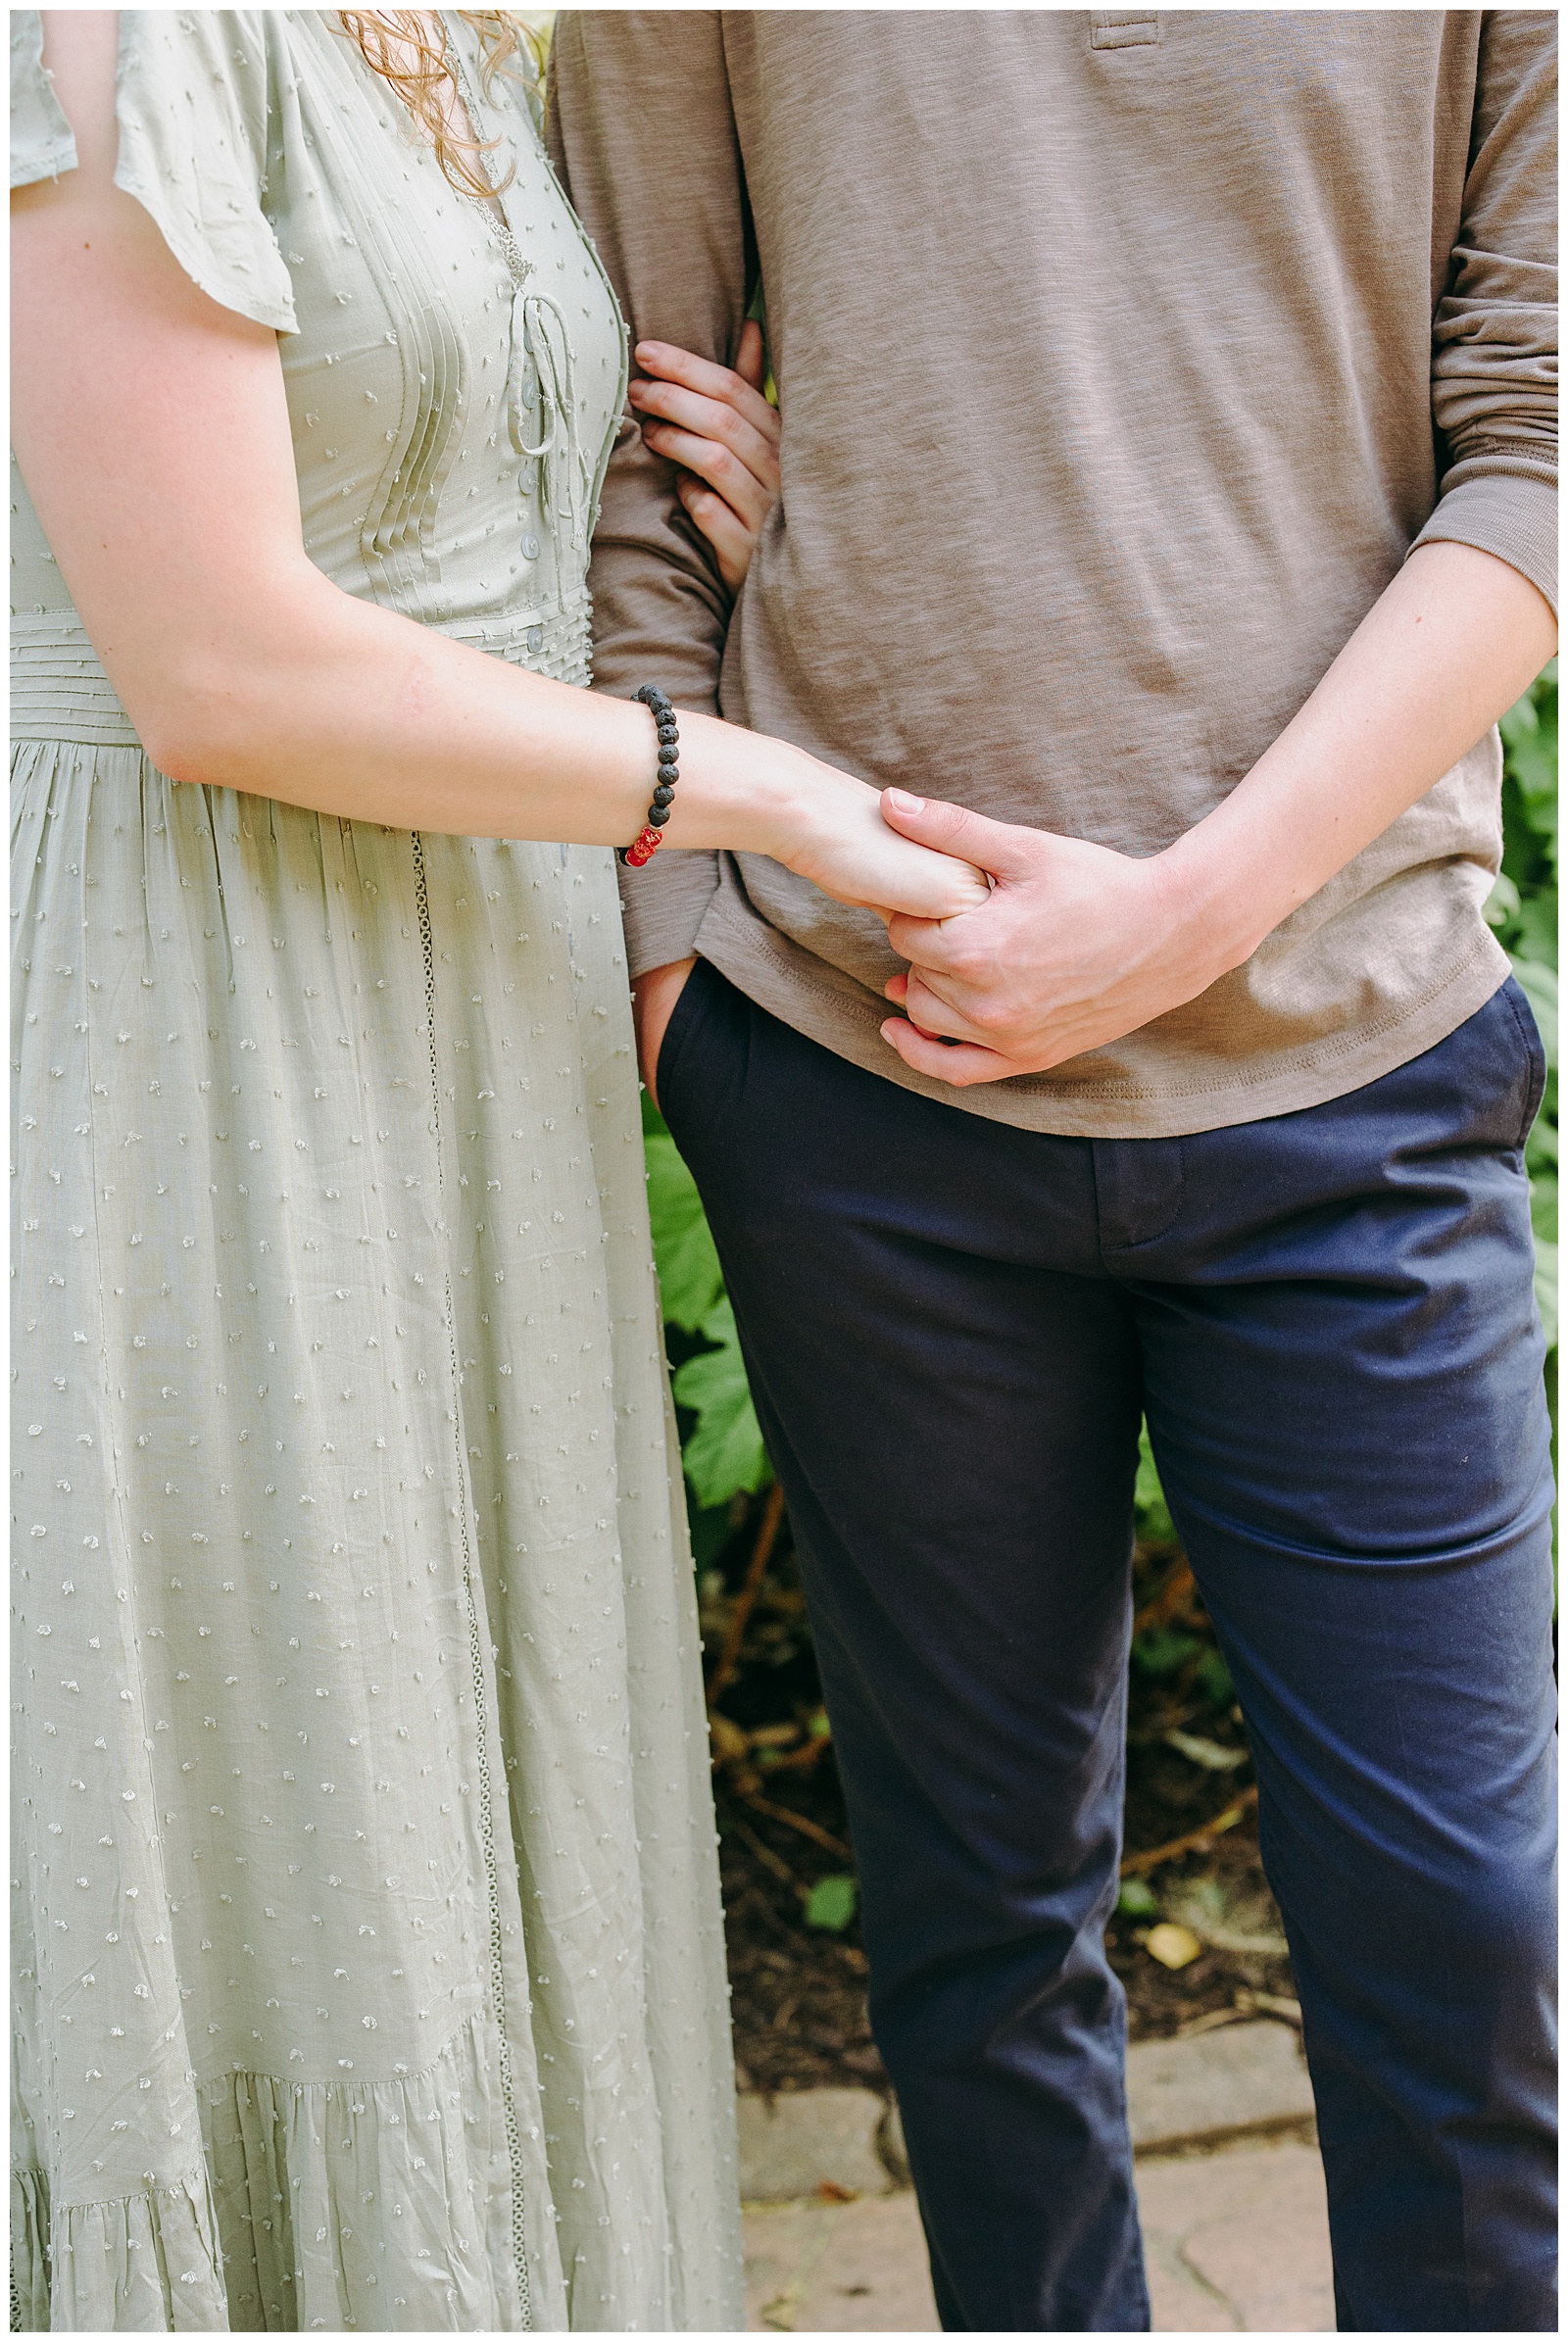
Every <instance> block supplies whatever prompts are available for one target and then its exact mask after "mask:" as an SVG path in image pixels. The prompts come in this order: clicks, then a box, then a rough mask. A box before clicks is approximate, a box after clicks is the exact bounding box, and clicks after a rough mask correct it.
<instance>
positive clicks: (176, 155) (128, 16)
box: [11, 8, 295, 333]
mask: <svg viewBox="0 0 1568 2342" xmlns="http://www.w3.org/2000/svg"><path fill="white" fill-rule="evenodd" d="M292 70H293V69H292V65H291V62H290V41H289V26H288V22H287V18H286V15H285V13H284V12H282V11H278V10H270V9H218V8H187V9H134V8H125V9H122V10H120V12H119V68H118V73H117V76H116V90H115V113H116V117H117V122H118V129H119V160H118V162H117V164H116V167H115V184H116V186H117V187H120V188H122V189H123V191H124V192H125V193H126V194H127V195H132V196H134V197H135V198H136V200H137V202H138V203H140V204H141V205H142V206H143V208H144V209H145V210H146V211H147V212H149V213H150V214H151V216H152V218H153V220H155V222H156V223H157V225H158V227H159V229H160V231H161V232H162V234H163V237H164V240H165V242H166V243H167V244H168V246H169V248H170V250H171V251H172V254H173V256H174V258H175V259H176V260H177V261H178V263H179V265H180V267H181V268H183V269H184V270H185V273H186V274H187V275H188V276H189V277H191V278H192V279H193V280H194V282H195V283H197V284H198V285H200V287H201V289H202V291H203V292H204V293H207V294H209V295H210V296H211V297H212V299H214V300H215V301H218V302H221V304H222V306H223V307H224V308H225V309H233V310H238V311H239V312H240V313H241V314H242V315H243V316H245V317H252V318H254V319H255V320H256V322H257V323H258V324H261V325H269V326H270V327H271V328H272V329H273V331H274V332H279V333H291V332H293V331H294V329H295V316H294V296H293V287H292V285H291V283H290V280H289V272H288V268H287V267H286V266H285V264H284V261H283V256H282V254H281V253H280V251H279V250H278V246H277V240H276V238H275V236H274V235H273V233H272V229H271V226H270V221H269V219H268V208H269V207H268V204H267V202H266V197H267V193H268V186H269V164H270V155H271V144H270V141H271V136H272V125H273V119H274V116H275V114H276V112H277V109H278V106H279V103H280V100H281V99H282V98H283V97H284V96H285V95H286V93H287V91H288V89H289V87H290V85H291V81H292ZM75 168H76V148H75V140H74V138H73V134H72V130H71V125H70V122H68V121H67V119H66V116H65V114H64V112H63V111H62V109H61V106H60V103H59V100H58V98H57V97H56V95H55V91H54V88H53V84H52V81H51V78H50V75H49V73H48V69H47V66H46V63H45V45H44V28H43V20H42V16H41V13H40V12H39V11H38V10H37V9H25V10H20V11H17V12H15V13H14V14H13V17H12V24H11V183H12V185H13V186H21V185H25V184H27V183H30V182H32V181H35V180H38V179H42V178H56V177H58V176H59V175H60V174H61V173H62V172H63V171H73V170H74V169H75Z"/></svg>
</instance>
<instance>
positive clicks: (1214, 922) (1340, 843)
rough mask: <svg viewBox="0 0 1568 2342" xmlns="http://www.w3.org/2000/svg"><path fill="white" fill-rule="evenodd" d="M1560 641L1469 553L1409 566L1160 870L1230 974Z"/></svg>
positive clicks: (1493, 714) (1522, 596)
mask: <svg viewBox="0 0 1568 2342" xmlns="http://www.w3.org/2000/svg"><path fill="white" fill-rule="evenodd" d="M1556 643H1557V626H1556V619H1555V617H1554V615H1553V613H1552V611H1551V610H1550V609H1549V607H1548V606H1547V604H1546V603H1545V602H1544V600H1543V598H1542V596H1541V595H1540V593H1539V592H1538V591H1537V590H1536V588H1535V587H1534V586H1533V585H1532V584H1531V583H1530V582H1529V580H1528V579H1527V578H1526V577H1524V576H1523V575H1522V574H1521V573H1520V572H1519V571H1518V570H1517V569H1513V568H1510V567H1509V565H1508V563H1507V562H1506V561H1498V560H1496V559H1495V557H1494V556H1493V555H1491V554H1487V553H1479V552H1477V551H1476V550H1475V549H1474V548H1473V547H1472V546H1469V545H1456V544H1434V545H1426V546H1423V547H1421V549H1420V550H1419V551H1418V552H1416V553H1415V554H1413V555H1412V556H1411V558H1410V559H1409V561H1407V562H1406V563H1405V565H1404V566H1403V568H1402V569H1400V571H1399V573H1398V575H1397V577H1396V578H1395V579H1394V581H1393V582H1392V584H1391V585H1390V586H1389V587H1388V589H1387V591H1386V592H1385V593H1384V594H1382V595H1381V596H1380V598H1379V599H1378V601H1377V602H1376V603H1375V604H1374V605H1373V607H1372V609H1371V610H1369V611H1368V613H1367V615H1366V617H1365V618H1364V619H1363V621H1362V623H1361V624H1360V626H1358V627H1357V629H1356V631H1355V633H1354V634H1353V635H1352V636H1351V637H1350V640H1349V641H1348V643H1347V645H1346V647H1345V649H1344V650H1343V651H1342V652H1341V654H1340V656H1339V658H1338V659H1336V660H1335V661H1334V664H1333V665H1332V666H1331V667H1330V669H1329V671H1328V673H1327V674H1326V675H1325V676H1324V677H1323V680H1322V682H1321V683H1319V685H1318V686H1317V689H1316V690H1315V691H1314V692H1313V693H1312V696H1311V698H1310V699H1309V700H1307V701H1306V703H1305V705H1304V706H1303V707H1301V709H1300V711H1299V714H1297V715H1296V716H1295V717H1294V718H1293V719H1292V721H1291V722H1290V723H1289V724H1287V725H1286V727H1285V730H1284V731H1283V732H1282V733H1281V734H1280V736H1279V738H1278V739H1277V740H1276V741H1275V742H1274V743H1273V745H1272V747H1270V748H1269V749H1267V750H1266V751H1265V752H1264V754H1263V755H1262V756H1260V757H1259V758H1258V760H1257V762H1256V763H1255V764H1254V765H1253V767H1252V769H1251V771H1250V773H1249V774H1248V775H1247V778H1246V779H1245V780H1244V781H1242V782H1241V783H1239V785H1238V786H1237V787H1236V788H1235V789H1234V790H1233V791H1232V792H1231V794H1230V796H1229V797H1228V798H1227V799H1226V800H1225V802H1224V804H1223V805H1217V806H1216V807H1215V809H1214V811H1213V812H1212V813H1210V814H1209V815H1208V816H1207V817H1206V818H1205V819H1204V820H1202V821H1201V822H1199V823H1198V825H1197V826H1196V828H1194V829H1191V830H1189V831H1188V833H1187V835H1186V836H1185V837H1184V838H1181V839H1179V840H1178V841H1177V843H1176V844H1175V845H1174V846H1172V847H1171V848H1169V850H1168V851H1167V853H1166V854H1165V855H1164V856H1163V857H1162V858H1163V860H1164V862H1165V864H1166V867H1167V871H1168V873H1169V875H1170V877H1171V879H1172V880H1173V882H1174V883H1175V885H1176V886H1177V888H1178V890H1179V893H1180V894H1181V895H1182V897H1183V898H1184V899H1185V901H1186V903H1187V905H1188V912H1187V915H1188V917H1189V918H1190V919H1191V920H1192V921H1193V922H1194V923H1195V924H1196V925H1199V926H1201V927H1205V928H1207V929H1208V930H1209V932H1210V933H1211V934H1212V936H1213V938H1214V942H1215V944H1216V946H1217V947H1220V948H1222V950H1223V954H1224V964H1225V966H1231V967H1234V966H1238V965H1240V963H1241V961H1242V960H1244V959H1246V958H1247V957H1249V956H1250V953H1251V952H1252V951H1255V950H1256V948H1257V946H1258V945H1259V944H1260V943H1261V942H1262V940H1263V938H1264V936H1266V935H1268V934H1269V933H1270V932H1271V931H1272V929H1274V928H1275V927H1277V926H1278V925H1279V924H1280V922H1281V920H1283V919H1286V918H1288V917H1289V916H1290V914H1291V912H1292V911H1293V910H1296V909H1297V908H1298V907H1299V905H1300V904H1301V903H1304V902H1305V901H1306V900H1307V898H1308V897H1309V896H1311V895H1315V894H1316V893H1317V891H1318V889H1319V887H1321V886H1324V885H1326V883H1327V882H1328V880H1329V879H1331V878H1332V877H1333V876H1334V875H1335V873H1336V872H1337V871H1339V870H1343V869H1344V867H1345V865H1346V863H1347V862H1348V861H1350V860H1351V859H1352V858H1353V856H1354V855H1356V854H1359V853H1360V852H1361V850H1362V849H1363V847H1366V846H1369V845H1370V844H1371V843H1372V841H1373V839H1374V838H1377V837H1379V836H1381V835H1382V833H1383V831H1384V830H1386V829H1387V828H1388V827H1389V825H1390V823H1391V822H1392V821H1394V820H1396V819H1397V816H1398V815H1399V814H1400V813H1402V812H1404V811H1405V810H1406V809H1407V808H1408V807H1409V806H1410V805H1414V804H1415V803H1416V801H1417V799H1419V798H1422V797H1424V796H1425V795H1426V793H1427V791H1428V790H1429V789H1431V788H1432V787H1433V786H1434V785H1435V783H1436V782H1438V781H1439V780H1441V778H1442V777H1443V775H1444V773H1446V771H1447V770H1448V768H1449V766H1450V765H1452V764H1453V763H1455V762H1456V761H1457V759H1458V758H1459V757H1460V756H1463V755H1464V753H1465V751H1466V750H1467V749H1468V748H1470V747H1472V746H1473V744H1474V743H1475V742H1476V741H1477V740H1479V739H1480V738H1481V737H1482V735H1483V733H1485V732H1486V731H1487V729H1488V727H1489V726H1490V725H1492V724H1494V723H1495V721H1496V719H1497V717H1498V716H1499V715H1500V714H1501V713H1502V712H1503V710H1504V709H1505V708H1507V707H1511V706H1512V705H1513V703H1514V701H1515V700H1516V699H1517V698H1518V697H1519V695H1520V693H1521V692H1522V691H1524V690H1526V689H1527V688H1528V686H1529V685H1530V683H1531V682H1532V681H1533V680H1534V678H1535V677H1536V676H1537V675H1538V674H1539V673H1540V672H1541V669H1542V668H1543V667H1544V665H1545V663H1546V660H1547V659H1549V658H1550V657H1551V655H1552V653H1553V651H1554V650H1555V649H1556ZM1221 972H1223V971H1222V969H1219V968H1217V969H1216V970H1215V973H1216V974H1219V973H1221Z"/></svg>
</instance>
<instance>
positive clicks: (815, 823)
mask: <svg viewBox="0 0 1568 2342" xmlns="http://www.w3.org/2000/svg"><path fill="white" fill-rule="evenodd" d="M765 747H766V752H767V763H768V768H769V770H768V778H769V781H770V783H771V789H770V796H771V801H772V802H771V809H770V811H769V812H768V814H767V816H766V819H767V823H768V826H769V827H770V828H771V829H772V831H773V836H772V837H771V838H770V839H769V841H768V843H767V845H766V846H765V847H764V849H763V851H764V852H766V853H768V854H772V855H773V857H774V859H775V860H777V861H781V862H783V863H784V864H785V866H786V867H787V868H788V869H791V870H793V871H795V872H796V873H797V874H798V875H799V876H800V877H802V878H809V880H810V882H811V884H812V885H813V886H816V887H820V888H821V890H822V892H823V894H824V895H831V896H832V897H833V898H834V900H835V901H836V902H839V903H853V904H855V905H857V906H860V907H863V908H866V909H869V910H874V911H876V912H877V913H878V915H879V916H880V917H882V918H884V919H887V918H890V917H894V916H902V917H904V918H914V919H923V920H931V921H941V920H944V919H953V918H956V917H958V916H959V915H960V914H961V913H962V912H964V911H972V910H977V909H978V908H979V907H980V906H981V905H982V904H983V903H987V902H989V900H990V895H991V887H990V881H989V880H988V879H987V877H986V875H985V873H984V871H982V870H979V869H977V868H976V867H975V865H974V864H973V863H972V862H967V861H963V860H960V859H958V858H957V857H956V855H953V854H945V853H943V852H942V851H940V850H936V851H933V850H932V849H931V848H930V847H926V846H918V845H916V844H915V842H914V840H912V839H909V838H905V837H901V836H900V835H899V833H898V831H897V830H895V829H893V828H891V827H890V826H889V824H888V823H887V822H886V821H885V820H884V819H883V817H882V804H881V800H880V798H879V797H878V794H877V792H876V790H874V789H871V788H868V787H867V786H866V784H865V782H864V781H858V780H856V779H855V778H854V777H853V775H851V774H849V773H847V772H840V771H838V770H837V769H836V768H835V767H834V766H832V765H830V764H823V763H820V762H819V761H818V760H817V758H816V757H814V756H807V755H805V754H804V753H803V752H802V751H800V750H798V749H790V748H787V747H786V746H785V745H784V743H782V742H780V741H769V742H767V743H766V744H765ZM913 903H924V904H926V905H927V906H928V907H927V908H925V909H924V910H914V909H912V908H911V907H910V906H911V905H912V904H913Z"/></svg>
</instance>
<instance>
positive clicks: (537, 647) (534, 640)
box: [528, 626, 545, 651]
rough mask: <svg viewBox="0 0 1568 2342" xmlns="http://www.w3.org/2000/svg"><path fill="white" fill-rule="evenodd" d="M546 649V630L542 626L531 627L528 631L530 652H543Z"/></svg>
mask: <svg viewBox="0 0 1568 2342" xmlns="http://www.w3.org/2000/svg"><path fill="white" fill-rule="evenodd" d="M544 647H545V630H544V628H543V627H542V626H530V627H529V629H528V648H529V650H530V651H542V650H543V649H544Z"/></svg>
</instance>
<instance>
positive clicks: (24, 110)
mask: <svg viewBox="0 0 1568 2342" xmlns="http://www.w3.org/2000/svg"><path fill="white" fill-rule="evenodd" d="M75 168H76V141H75V140H74V138H73V136H72V134H71V124H70V122H67V120H66V118H65V116H64V114H63V113H62V112H61V110H60V100H59V99H58V98H57V97H56V96H55V92H54V83H53V82H52V81H51V80H50V78H49V75H48V74H47V73H45V72H44V64H43V22H42V19H41V18H40V16H39V14H38V11H37V10H36V9H35V8H14V9H13V10H12V12H11V184H12V185H13V187H30V186H32V185H33V183H34V182H35V181H36V180H38V179H57V178H58V177H59V176H60V173H61V172H62V171H74V170H75Z"/></svg>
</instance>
